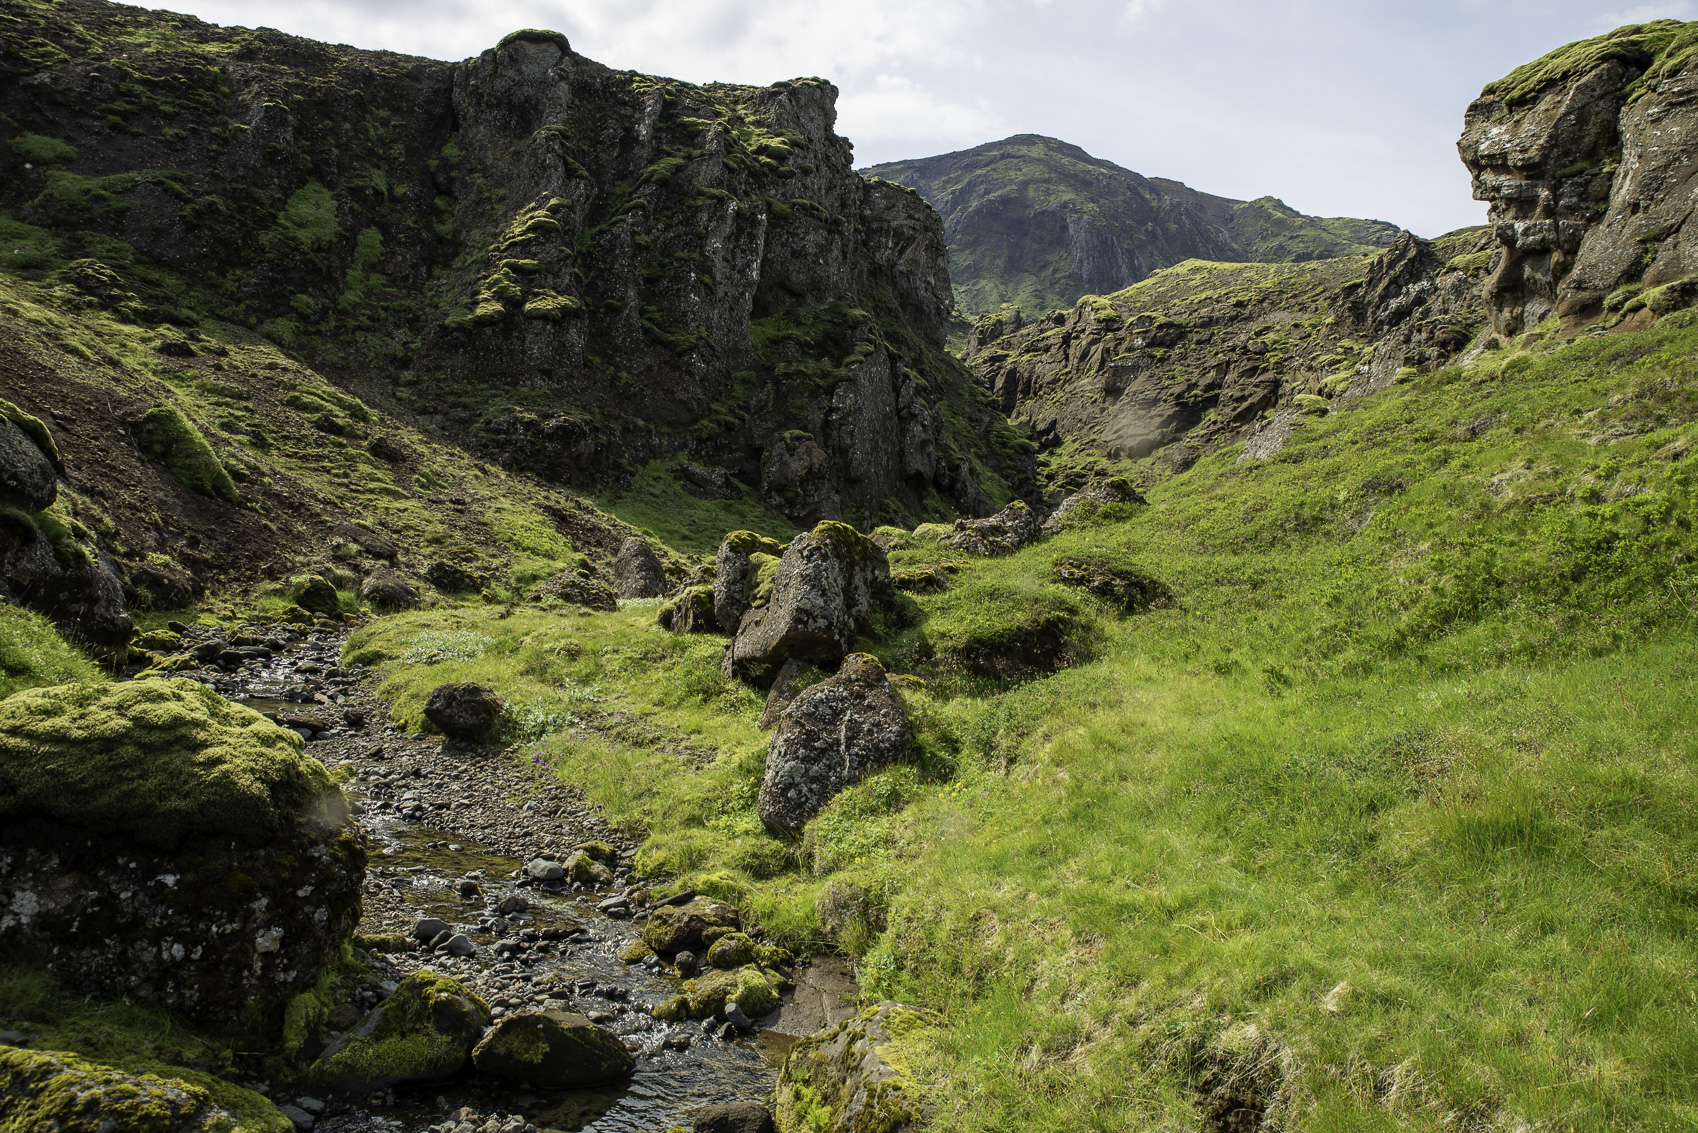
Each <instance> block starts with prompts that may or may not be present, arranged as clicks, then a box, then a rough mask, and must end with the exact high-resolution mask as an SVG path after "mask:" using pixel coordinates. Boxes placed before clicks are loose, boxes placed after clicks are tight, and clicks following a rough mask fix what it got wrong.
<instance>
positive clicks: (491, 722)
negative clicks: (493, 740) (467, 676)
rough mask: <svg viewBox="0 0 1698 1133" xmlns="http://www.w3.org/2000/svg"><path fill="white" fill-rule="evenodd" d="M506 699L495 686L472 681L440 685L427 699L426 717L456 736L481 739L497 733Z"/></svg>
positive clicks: (449, 734)
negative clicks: (490, 686) (491, 686)
mask: <svg viewBox="0 0 1698 1133" xmlns="http://www.w3.org/2000/svg"><path fill="white" fill-rule="evenodd" d="M505 708H506V701H504V700H502V699H501V697H499V696H497V695H496V693H495V690H494V689H492V688H489V687H487V686H485V685H480V684H474V683H473V682H471V681H455V682H451V683H449V684H443V685H437V686H436V688H434V689H433V690H431V694H430V698H429V699H428V700H426V701H425V707H424V714H425V719H427V720H429V721H430V722H431V723H432V724H435V725H436V726H437V728H438V729H440V730H441V732H442V734H443V735H445V736H447V737H448V738H450V739H455V740H482V739H488V738H489V737H490V736H492V735H494V734H495V730H496V728H497V727H498V726H499V725H500V723H501V713H502V710H503V709H505Z"/></svg>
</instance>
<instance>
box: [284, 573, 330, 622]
mask: <svg viewBox="0 0 1698 1133" xmlns="http://www.w3.org/2000/svg"><path fill="white" fill-rule="evenodd" d="M289 589H290V591H291V595H290V596H291V597H292V598H294V600H295V605H297V606H299V607H300V608H301V609H303V610H306V611H308V612H309V613H314V614H325V615H334V614H339V613H341V612H342V596H341V595H340V594H338V593H337V592H336V587H335V586H333V585H331V583H330V582H329V581H328V580H326V579H324V578H321V577H319V576H318V575H316V574H306V575H302V576H301V577H299V578H297V579H295V580H294V581H293V583H291V584H290V587H289Z"/></svg>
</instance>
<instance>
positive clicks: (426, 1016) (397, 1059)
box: [307, 968, 490, 1093]
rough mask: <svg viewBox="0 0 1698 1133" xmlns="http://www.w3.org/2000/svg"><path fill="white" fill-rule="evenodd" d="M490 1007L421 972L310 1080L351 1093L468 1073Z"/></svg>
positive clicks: (322, 1061) (317, 1066)
mask: <svg viewBox="0 0 1698 1133" xmlns="http://www.w3.org/2000/svg"><path fill="white" fill-rule="evenodd" d="M489 1020H490V1016H489V1004H487V1003H485V1002H484V1001H483V1000H482V999H479V998H478V997H477V996H476V995H474V994H473V993H472V992H470V991H468V990H466V988H465V987H463V986H461V984H460V983H459V982H458V981H456V980H454V979H451V978H449V977H448V976H442V975H438V974H437V973H435V972H433V971H431V970H429V969H428V968H425V969H421V970H419V971H417V972H414V973H413V974H412V975H410V976H408V977H407V978H406V979H404V980H402V981H401V985H400V986H399V987H397V988H396V989H395V992H394V994H392V995H391V996H390V997H389V998H388V999H386V1000H384V1001H383V1003H382V1004H380V1005H379V1006H378V1007H376V1008H373V1009H372V1011H371V1013H370V1014H368V1015H367V1016H366V1017H365V1018H364V1019H362V1020H361V1021H360V1024H359V1025H358V1026H357V1027H355V1028H354V1029H353V1030H352V1031H350V1032H348V1034H347V1035H345V1036H344V1037H343V1038H341V1039H339V1040H338V1041H337V1042H336V1044H335V1045H333V1046H332V1047H331V1048H330V1049H329V1050H327V1051H325V1052H324V1054H323V1055H322V1056H321V1057H320V1058H319V1059H318V1061H316V1062H314V1063H313V1064H312V1066H311V1067H310V1068H309V1069H308V1072H307V1077H308V1078H309V1080H311V1081H312V1082H314V1083H317V1084H318V1085H320V1086H324V1087H329V1088H333V1089H338V1090H347V1091H349V1092H351V1093H367V1092H369V1091H372V1090H382V1089H387V1088H388V1087H390V1086H397V1085H401V1084H403V1083H406V1082H432V1081H436V1080H437V1079H439V1078H446V1077H448V1076H450V1075H452V1074H456V1073H458V1072H459V1071H460V1070H462V1069H463V1068H464V1067H465V1065H466V1063H467V1061H469V1060H470V1058H471V1056H472V1047H473V1046H474V1045H475V1044H476V1043H477V1041H478V1039H479V1038H480V1037H481V1036H482V1034H483V1029H484V1028H485V1027H487V1026H489Z"/></svg>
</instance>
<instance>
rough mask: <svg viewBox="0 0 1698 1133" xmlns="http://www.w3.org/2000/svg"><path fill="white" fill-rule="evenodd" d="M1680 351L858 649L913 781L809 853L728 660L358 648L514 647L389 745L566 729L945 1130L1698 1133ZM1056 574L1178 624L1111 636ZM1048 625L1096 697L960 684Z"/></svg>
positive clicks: (1403, 414) (1250, 495) (1397, 414)
mask: <svg viewBox="0 0 1698 1133" xmlns="http://www.w3.org/2000/svg"><path fill="white" fill-rule="evenodd" d="M1694 321H1695V320H1692V319H1690V318H1684V317H1681V316H1676V317H1674V318H1671V319H1665V320H1664V321H1663V322H1661V323H1659V324H1658V325H1657V327H1655V328H1653V329H1652V330H1651V331H1648V332H1644V333H1641V334H1633V335H1620V336H1605V337H1600V338H1588V339H1582V340H1579V341H1575V342H1570V343H1556V344H1553V343H1547V344H1541V346H1538V347H1535V348H1533V349H1531V350H1527V351H1519V352H1515V353H1498V354H1492V355H1487V356H1486V357H1485V359H1484V360H1483V361H1482V362H1481V363H1479V364H1476V365H1475V366H1473V367H1471V368H1468V369H1451V370H1445V371H1440V372H1438V373H1436V374H1431V375H1425V376H1414V377H1413V378H1412V380H1411V381H1409V382H1407V383H1404V384H1400V385H1397V386H1395V387H1393V388H1392V389H1391V390H1389V391H1387V392H1386V393H1384V394H1380V395H1376V397H1374V398H1372V399H1369V400H1367V401H1365V402H1362V403H1360V404H1361V407H1360V408H1358V409H1355V410H1353V411H1350V412H1343V413H1338V414H1334V415H1331V416H1328V417H1324V418H1309V419H1306V421H1305V423H1304V424H1303V426H1302V428H1300V429H1299V430H1298V431H1297V433H1296V435H1295V436H1294V438H1293V440H1292V441H1291V443H1290V444H1289V446H1288V447H1287V448H1286V449H1285V450H1284V451H1283V452H1282V453H1280V454H1279V455H1278V456H1276V457H1275V458H1273V459H1271V460H1268V461H1265V462H1260V463H1246V464H1239V463H1237V460H1236V456H1237V453H1236V451H1231V452H1226V453H1221V454H1216V455H1214V456H1209V457H1205V458H1204V459H1203V460H1202V461H1200V462H1199V463H1198V464H1197V465H1196V466H1194V467H1193V468H1191V469H1190V470H1189V471H1187V472H1185V473H1183V474H1181V475H1178V476H1176V477H1173V478H1172V479H1171V480H1168V481H1166V482H1164V483H1163V484H1161V485H1160V486H1158V487H1157V488H1155V489H1153V490H1152V491H1151V493H1150V495H1151V506H1149V507H1148V508H1138V509H1131V510H1130V511H1128V510H1127V509H1108V510H1105V511H1104V512H1103V513H1101V514H1099V515H1098V516H1097V517H1096V519H1095V520H1094V521H1093V522H1091V523H1089V524H1086V525H1081V526H1078V527H1075V528H1072V529H1069V530H1068V531H1066V532H1064V533H1063V534H1062V535H1060V536H1057V537H1055V538H1052V539H1049V540H1046V541H1044V542H1041V543H1039V544H1036V545H1034V546H1032V547H1029V548H1026V549H1024V550H1022V551H1021V552H1019V553H1017V554H1015V555H1013V556H1010V557H1008V558H1004V559H997V560H977V561H973V562H969V563H966V564H965V565H963V566H960V567H957V568H956V572H955V573H954V574H953V575H952V588H951V589H950V590H949V591H948V592H946V593H944V594H940V595H926V596H919V597H912V598H904V599H902V600H901V601H900V602H899V603H898V605H897V607H896V608H895V609H894V610H893V611H892V612H890V613H888V614H887V615H885V617H884V619H883V620H882V621H881V623H880V625H879V627H878V630H877V634H876V636H875V637H874V638H873V639H869V640H867V641H864V642H862V643H860V644H861V645H862V646H864V647H867V648H871V649H873V650H874V651H876V652H878V653H879V654H880V655H881V657H882V658H883V659H884V660H885V661H886V663H887V665H889V666H890V667H892V668H893V669H895V670H897V671H905V672H907V673H910V674H912V677H913V678H917V679H908V680H905V681H903V682H900V683H901V684H902V686H903V691H902V696H903V697H904V701H905V705H906V710H907V713H908V716H909V719H910V721H911V723H912V724H913V726H914V728H915V730H916V733H917V737H918V740H919V743H918V750H917V755H916V758H915V760H914V762H913V763H912V764H911V765H908V766H903V767H897V768H892V769H890V770H888V771H886V772H883V773H881V774H880V775H879V776H876V777H874V778H872V779H870V780H868V781H866V782H864V783H863V784H861V785H860V786H858V787H857V788H855V789H854V790H851V791H848V792H845V793H844V794H843V795H842V796H840V797H839V798H838V799H837V800H836V801H834V802H833V804H832V805H831V806H829V807H828V808H826V810H825V811H824V812H823V813H821V814H820V815H819V816H818V817H817V818H815V819H814V820H813V821H812V822H811V823H810V824H809V826H808V828H807V829H806V831H805V832H804V834H803V836H802V837H801V839H800V840H798V841H795V842H784V841H780V840H777V839H774V838H772V837H771V836H770V835H767V834H766V833H765V832H764V831H763V830H762V829H761V827H760V825H759V822H758V820H757V819H756V818H755V815H754V811H753V801H754V792H755V788H756V785H757V781H758V777H759V775H760V772H761V767H762V756H763V753H764V747H765V737H764V735H763V734H762V733H760V732H759V731H758V729H757V728H756V725H755V721H756V719H757V718H758V715H759V710H760V698H759V695H758V694H757V693H754V692H751V691H749V690H747V689H744V688H741V687H740V686H736V685H731V684H727V683H726V682H724V680H723V679H722V678H721V677H720V675H719V671H718V665H717V662H718V659H719V653H720V648H721V642H720V639H717V638H674V637H670V636H668V635H665V634H663V633H660V632H659V631H658V630H656V629H654V628H651V626H650V618H649V615H650V613H651V612H650V611H649V610H647V609H646V608H643V609H627V610H623V611H621V612H620V613H617V614H603V615H580V616H574V617H568V618H564V619H562V618H560V617H558V616H553V615H546V614H541V613H535V614H533V613H524V612H521V613H519V614H515V615H512V616H510V617H498V616H495V615H494V614H493V612H483V611H475V610H465V611H455V612H436V613H428V614H410V615H403V616H401V617H398V618H393V619H386V620H385V621H383V622H380V623H378V624H377V625H376V626H374V627H372V628H370V629H367V630H364V631H362V633H361V635H360V638H359V639H357V640H356V642H355V643H354V644H355V645H361V644H370V643H378V644H381V645H382V646H383V648H384V650H385V651H386V652H388V653H389V654H390V655H391V656H400V655H401V654H402V653H403V652H405V650H406V648H407V643H408V642H409V641H410V640H413V639H416V638H418V637H419V636H420V635H421V634H424V633H427V632H434V633H442V632H447V631H460V632H470V633H477V634H482V635H486V636H488V637H489V638H490V639H491V640H490V643H489V644H488V646H487V647H486V648H485V649H484V651H483V653H482V655H481V656H479V657H477V658H475V659H473V660H468V661H463V662H453V663H450V662H442V663H438V664H433V665H423V664H416V663H414V664H408V663H403V662H390V663H389V664H388V667H387V671H388V673H389V676H388V679H387V682H386V684H385V686H384V690H383V691H384V694H385V695H387V696H392V697H395V698H396V710H397V715H398V716H399V717H400V718H402V719H403V720H406V721H409V722H416V720H417V719H418V717H419V710H420V707H421V706H422V702H423V698H424V696H425V695H427V694H428V692H429V690H430V689H431V688H432V687H434V686H435V684H437V683H439V682H441V681H446V680H459V679H478V680H487V681H489V682H490V683H492V684H494V685H495V686H496V687H497V688H500V689H501V690H502V691H503V692H504V693H507V694H508V695H510V696H512V697H514V698H515V699H518V700H521V701H523V702H525V703H527V704H531V703H534V704H536V705H539V706H542V707H545V708H547V709H548V710H549V711H550V712H553V713H555V716H554V717H553V718H554V719H556V720H557V721H560V720H564V722H562V723H559V724H557V727H558V730H556V731H554V732H552V733H550V734H549V735H547V736H546V737H545V738H543V739H541V740H540V741H538V742H537V745H536V746H537V747H538V748H540V749H541V750H542V751H543V752H544V753H545V755H546V756H547V757H548V758H549V759H550V760H551V761H552V765H553V767H554V768H555V770H556V772H557V773H558V774H559V775H561V776H562V777H564V778H566V779H568V780H570V781H573V782H576V783H580V784H583V785H585V787H586V788H587V789H588V790H589V791H590V793H591V795H592V797H593V798H595V799H596V801H598V802H599V803H601V804H602V805H604V806H605V807H606V808H607V809H608V810H609V812H610V813H611V814H612V815H613V816H614V817H615V818H616V819H617V820H619V821H622V822H625V823H626V824H628V825H629V826H630V827H631V828H632V829H633V830H634V831H636V832H637V833H639V835H642V836H646V837H647V841H646V843H645V845H644V847H643V850H642V854H641V859H640V860H641V863H642V864H643V866H644V867H645V868H648V869H650V870H656V871H661V872H663V873H665V874H667V875H669V876H674V877H676V878H677V879H678V881H679V883H688V884H691V885H693V886H694V887H696V888H698V889H701V890H703V891H705V892H710V893H715V894H717V895H719V896H722V897H725V898H726V899H730V900H735V901H737V902H739V903H740V904H741V905H742V906H743V907H744V909H745V912H746V913H747V915H748V916H749V917H750V918H751V919H752V920H754V921H756V922H758V923H761V924H764V925H765V926H766V927H767V928H768V929H769V931H771V932H773V933H774V935H775V937H776V938H777V939H779V940H781V941H783V942H785V943H786V944H789V945H791V946H794V947H803V948H806V947H808V946H810V945H812V946H819V945H827V946H830V947H833V948H836V949H839V950H841V951H844V952H846V953H848V954H849V955H851V956H854V957H856V958H857V960H858V963H859V965H860V972H861V977H862V980H863V986H864V990H865V994H866V995H867V996H868V997H869V998H871V999H876V998H879V997H886V996H889V997H895V998H898V999H902V1000H906V1001H910V1002H915V1003H918V1004H920V1005H923V1006H927V1007H933V1008H936V1009H938V1010H940V1011H942V1012H943V1013H944V1015H945V1016H946V1018H947V1019H948V1021H949V1022H948V1025H947V1026H946V1027H945V1028H944V1029H943V1030H942V1031H941V1032H940V1033H939V1036H938V1037H937V1039H936V1040H935V1041H934V1042H932V1043H931V1044H930V1045H929V1046H927V1047H926V1048H925V1050H924V1051H923V1052H922V1054H923V1058H922V1061H923V1064H924V1066H923V1070H924V1074H925V1075H926V1076H929V1078H930V1079H931V1081H932V1086H931V1088H932V1089H933V1091H934V1092H935V1097H936V1099H937V1101H938V1104H939V1110H938V1118H937V1127H938V1128H941V1129H959V1130H969V1129H971V1130H1000V1129H1007V1130H1015V1129H1028V1128H1070V1129H1071V1128H1079V1129H1122V1128H1145V1127H1148V1128H1158V1127H1192V1126H1194V1125H1195V1123H1196V1122H1197V1120H1198V1118H1197V1115H1198V1106H1199V1104H1200V1103H1201V1101H1202V1099H1204V1098H1205V1097H1206V1095H1207V1094H1208V1093H1209V1091H1210V1090H1212V1089H1215V1088H1216V1087H1219V1086H1221V1085H1222V1084H1223V1083H1227V1084H1232V1083H1236V1087H1235V1088H1238V1089H1239V1090H1240V1091H1241V1092H1243V1091H1248V1093H1247V1094H1245V1095H1244V1096H1250V1097H1259V1098H1260V1099H1261V1101H1262V1102H1264V1103H1266V1104H1268V1105H1270V1106H1271V1107H1272V1109H1271V1111H1270V1117H1276V1116H1277V1117H1279V1118H1280V1119H1281V1120H1283V1121H1284V1122H1285V1123H1286V1126H1287V1127H1289V1128H1303V1129H1360V1128H1379V1127H1386V1128H1389V1127H1392V1126H1398V1127H1405V1126H1413V1127H1418V1128H1429V1127H1430V1128H1434V1129H1438V1128H1445V1127H1450V1126H1454V1125H1456V1124H1459V1123H1462V1124H1478V1125H1480V1126H1481V1127H1484V1126H1485V1125H1488V1124H1493V1123H1497V1124H1502V1125H1511V1124H1514V1123H1515V1122H1516V1121H1519V1120H1525V1121H1527V1122H1530V1123H1534V1124H1543V1125H1548V1126H1550V1127H1553V1128H1558V1127H1560V1128H1574V1129H1608V1128H1620V1127H1637V1128H1676V1127H1680V1128H1686V1127H1690V1125H1691V1124H1692V1122H1693V1120H1694V1117H1695V1115H1698V1088H1695V1086H1694V1083H1695V1082H1698V1078H1695V1077H1694V1075H1693V1071H1694V1069H1698V1013H1695V1011H1694V1008H1695V1006H1698V999H1695V998H1694V993H1692V992H1690V991H1689V990H1687V988H1688V985H1690V984H1691V982H1692V980H1693V977H1694V975H1695V974H1698V951H1695V949H1694V948H1693V946H1692V944H1691V942H1690V940H1691V936H1692V930H1693V929H1694V928H1695V927H1698V925H1694V924H1693V921H1692V910H1693V909H1694V908H1695V907H1698V900H1695V895H1698V890H1695V889H1694V888H1693V883H1692V881H1691V879H1690V877H1689V876H1688V873H1689V864H1688V863H1689V862H1690V861H1691V860H1692V857H1693V854H1694V852H1695V851H1698V833H1695V832H1698V824H1695V822H1694V818H1695V817H1698V816H1695V815H1694V803H1693V799H1694V798H1695V797H1698V795H1695V793H1694V786H1695V783H1694V761H1695V759H1698V740H1695V737H1698V707H1695V704H1698V698H1695V696H1694V693H1695V692H1698V662H1695V661H1694V659H1693V658H1694V652H1693V646H1694V644H1695V643H1698V633H1695V632H1694V626H1693V618H1694V615H1695V613H1698V589H1695V586H1698V576H1695V575H1694V573H1693V567H1692V566H1691V564H1692V562H1693V560H1694V557H1695V556H1698V537H1695V536H1694V533H1693V531H1692V526H1691V517H1692V516H1693V514H1694V507H1693V504H1694V500H1693V498H1692V491H1693V473H1694V471H1695V468H1698V465H1694V463H1693V460H1692V457H1691V455H1690V454H1691V453H1692V452H1694V451H1698V381H1695V380H1694V377H1693V372H1692V363H1691V359H1692V358H1693V357H1694V356H1695V355H1698V327H1695V326H1692V325H1686V324H1689V323H1692V322H1694ZM945 557H946V555H945V554H944V552H942V551H940V550H939V549H937V548H936V547H935V546H928V545H926V544H925V543H924V542H918V543H917V544H916V545H912V546H909V547H906V548H904V549H902V550H899V551H897V552H895V553H894V554H893V555H892V559H893V566H894V567H896V568H898V569H901V568H905V567H916V566H921V565H926V564H931V563H937V562H939V561H941V560H942V559H944V558H945ZM1060 559H1082V560H1086V561H1090V562H1094V563H1096V564H1099V565H1101V566H1104V567H1112V568H1114V569H1117V570H1123V571H1129V572H1131V573H1133V574H1136V575H1141V576H1145V577H1150V578H1154V579H1157V580H1159V581H1161V582H1162V583H1165V584H1166V585H1167V586H1168V587H1169V588H1170V589H1171V590H1172V591H1173V592H1174V596H1173V600H1172V601H1171V602H1170V603H1169V604H1167V605H1165V606H1158V607H1157V608H1154V609H1151V610H1149V611H1148V612H1145V613H1141V614H1136V615H1130V616H1128V615H1124V614H1122V613H1120V612H1119V611H1117V610H1115V609H1113V608H1112V607H1111V606H1110V605H1109V604H1108V603H1106V602H1103V601H1101V600H1098V599H1096V598H1093V597H1091V596H1090V595H1088V594H1085V593H1084V592H1082V591H1077V590H1069V589H1066V588H1064V587H1062V586H1061V585H1060V584H1059V583H1058V582H1057V581H1056V580H1055V578H1054V576H1053V574H1052V570H1051V568H1052V565H1053V564H1054V563H1055V562H1057V561H1058V560H1060ZM1045 609H1054V610H1065V611H1066V612H1067V615H1068V617H1069V618H1070V619H1071V626H1072V630H1073V632H1074V633H1075V635H1076V637H1075V640H1076V641H1077V642H1078V643H1079V644H1080V646H1081V648H1079V649H1078V650H1077V653H1076V657H1077V661H1078V663H1077V664H1075V665H1074V666H1073V667H1070V668H1065V669H1063V670H1062V671H1060V672H1057V673H1055V674H1053V675H1049V676H1040V677H1038V678H1035V679H1025V680H1008V679H999V674H998V673H997V672H995V671H990V672H986V671H983V670H976V669H974V668H973V667H972V666H968V665H964V664H962V663H960V656H961V651H960V644H961V643H962V642H964V641H970V642H978V643H979V644H981V645H983V646H984V647H986V648H988V649H990V650H992V651H993V652H994V651H995V650H997V649H1002V648H1008V647H1010V646H1011V645H1012V646H1017V645H1018V644H1019V643H1020V642H1021V641H1023V640H1024V639H1025V638H1027V637H1029V636H1030V632H1029V631H1027V632H1024V633H1022V632H1021V631H1020V630H1019V629H1018V627H1019V626H1020V624H1021V623H1022V620H1023V619H1030V618H1032V617H1035V616H1037V615H1039V614H1041V613H1042V612H1043V611H1044V610H1045ZM352 647H353V646H351V648H352ZM1007 675H1008V674H1006V673H1004V674H1002V676H1007ZM567 718H569V719H567Z"/></svg>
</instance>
